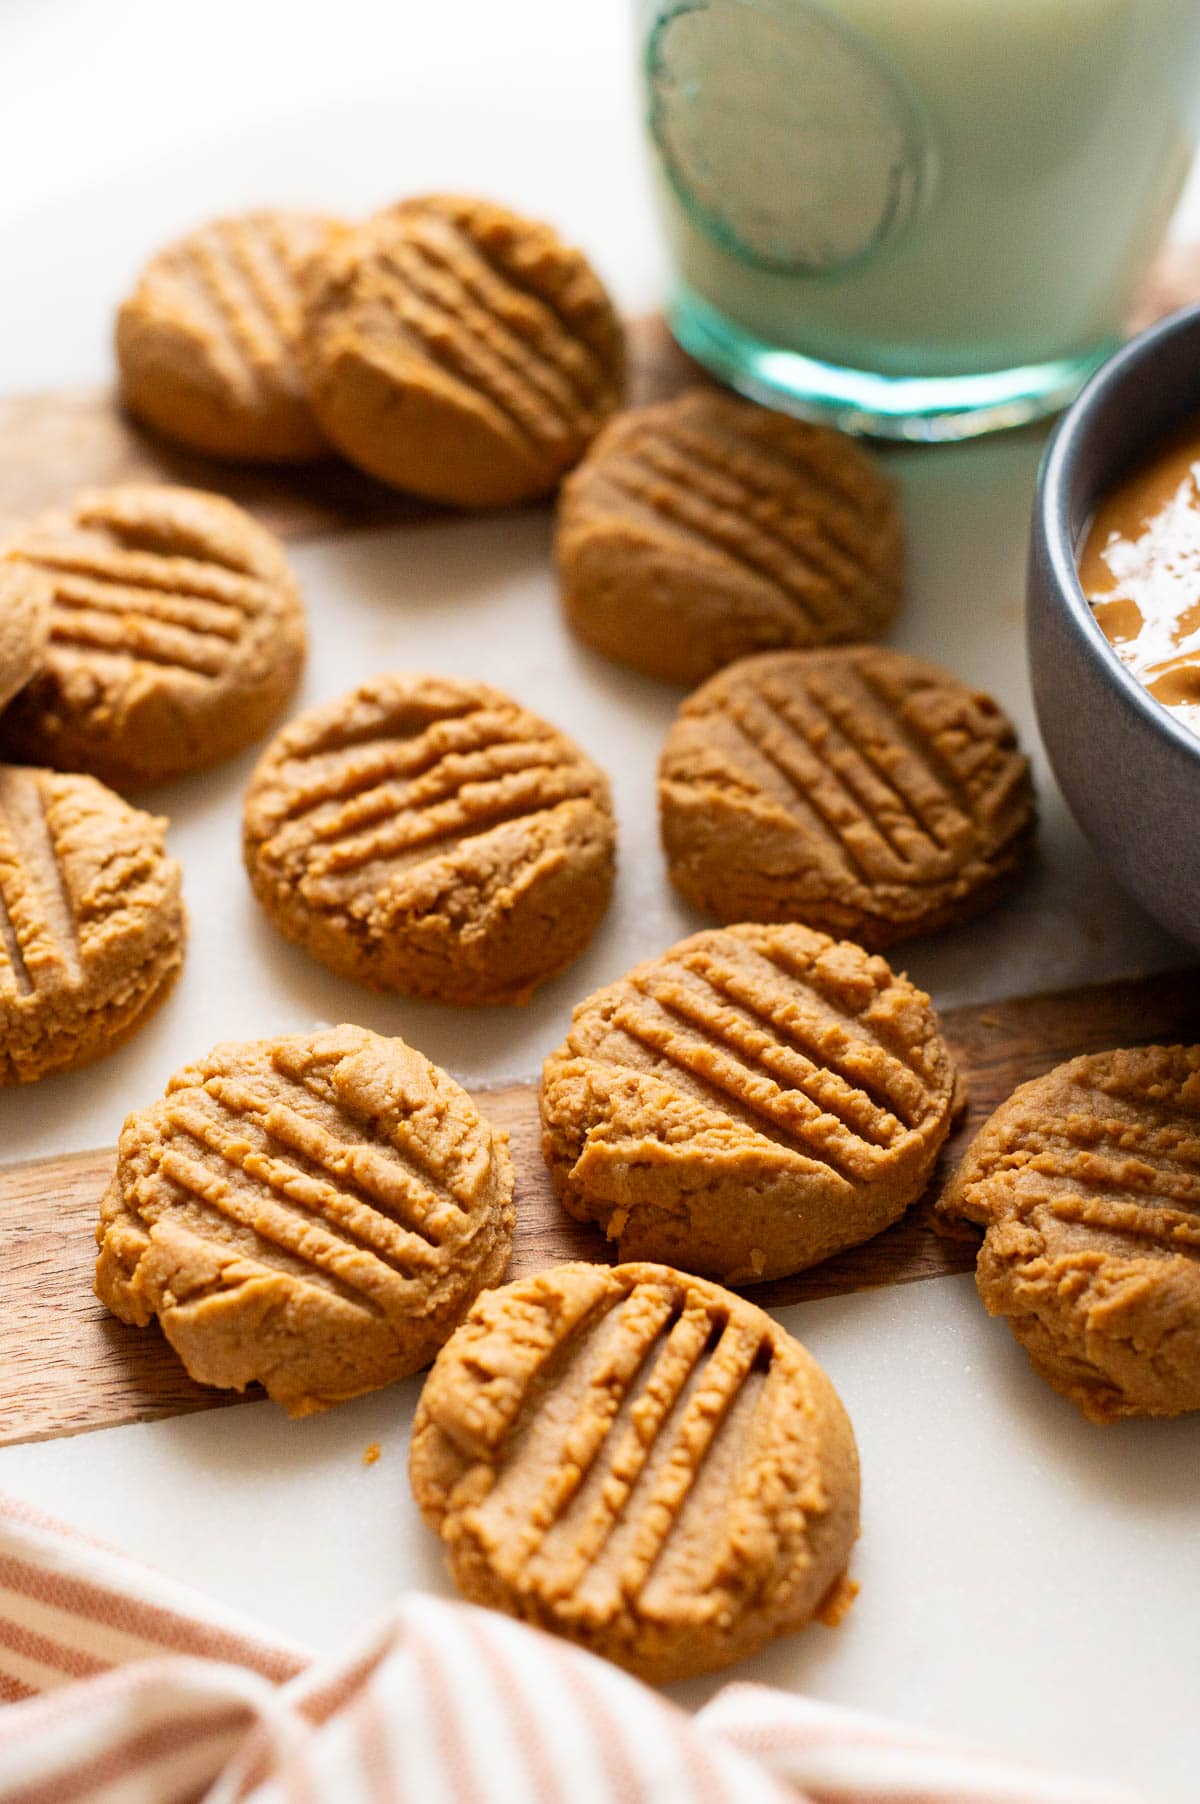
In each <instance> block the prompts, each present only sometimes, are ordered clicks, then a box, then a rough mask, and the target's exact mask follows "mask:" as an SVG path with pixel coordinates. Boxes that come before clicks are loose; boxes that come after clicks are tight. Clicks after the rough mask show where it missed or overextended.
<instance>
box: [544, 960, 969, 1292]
mask: <svg viewBox="0 0 1200 1804" xmlns="http://www.w3.org/2000/svg"><path fill="white" fill-rule="evenodd" d="M953 1093H954V1067H953V1064H952V1062H951V1059H950V1055H949V1053H948V1052H947V1050H946V1046H945V1043H944V1042H943V1040H942V1036H941V1033H940V1031H939V1028H938V1021H937V1016H936V1015H935V1014H934V1012H933V1009H932V1008H931V1006H930V1002H929V998H928V996H926V995H925V994H924V993H923V992H922V991H921V990H918V989H915V988H914V987H913V985H912V984H910V983H909V982H908V980H907V978H904V977H897V976H896V975H894V973H893V972H892V971H891V970H890V968H889V967H888V966H887V965H886V964H885V963H884V961H883V959H881V958H877V957H876V958H872V957H869V956H868V954H867V953H865V952H864V951H863V950H862V948H861V947H859V946H853V945H850V944H849V943H848V942H842V943H841V944H838V943H836V942H834V941H833V940H830V939H827V938H826V937H825V935H824V934H822V933H812V932H810V931H809V929H808V928H807V927H755V926H743V927H732V928H726V929H720V928H714V929H711V930H710V931H709V932H707V933H697V934H694V935H693V936H692V938H691V939H686V940H681V941H680V942H679V944H678V945H676V946H672V947H671V949H670V950H669V951H668V952H665V953H663V954H662V956H661V957H660V958H656V959H652V960H651V961H650V962H649V963H647V964H644V965H638V966H637V967H636V968H635V969H634V970H632V971H630V972H629V973H628V975H627V976H625V977H623V978H622V979H621V980H620V982H619V983H614V984H612V985H610V986H609V988H608V989H604V990H599V991H597V993H596V994H595V995H594V996H590V997H588V999H587V1001H586V1002H582V1003H580V1005H579V1007H578V1008H577V1009H576V1010H575V1015H574V1019H573V1021H572V1025H571V1031H570V1033H569V1034H568V1035H567V1038H566V1040H565V1041H564V1043H563V1044H562V1045H561V1046H560V1047H559V1048H558V1050H557V1051H556V1052H553V1053H551V1055H550V1057H549V1058H548V1059H547V1060H546V1064H545V1067H544V1070H543V1074H542V1097H541V1107H542V1150H543V1152H544V1154H545V1158H546V1163H547V1164H548V1165H549V1167H550V1172H551V1176H552V1177H553V1179H554V1187H555V1189H556V1191H557V1192H558V1195H559V1198H560V1200H561V1202H562V1204H563V1207H564V1208H565V1209H566V1210H567V1212H568V1214H570V1215H573V1216H575V1217H576V1218H577V1219H578V1220H581V1221H588V1220H591V1221H597V1222H599V1223H600V1224H601V1226H602V1227H603V1229H604V1231H605V1233H606V1234H607V1235H608V1237H609V1239H610V1240H615V1241H616V1242H617V1244H618V1248H619V1251H620V1255H621V1257H622V1258H623V1259H624V1258H634V1259H641V1258H645V1259H662V1260H665V1261H667V1262H668V1263H670V1264H672V1265H679V1266H682V1267H683V1268H684V1269H685V1270H687V1271H698V1272H705V1273H707V1274H708V1275H709V1276H711V1277H716V1278H721V1279H722V1280H723V1281H724V1282H725V1283H727V1284H751V1283H755V1282H757V1281H758V1280H759V1279H761V1278H780V1277H784V1276H786V1274H787V1273H789V1272H797V1271H801V1270H803V1269H804V1267H806V1266H809V1265H815V1264H816V1263H817V1262H818V1260H821V1259H826V1258H828V1257H829V1255H830V1254H831V1253H837V1252H840V1251H841V1250H842V1249H843V1248H844V1247H850V1246H857V1245H858V1243H859V1242H860V1241H863V1240H869V1239H870V1238H871V1236H872V1235H873V1234H878V1233H879V1232H880V1230H881V1229H882V1228H886V1227H887V1226H888V1225H889V1224H890V1223H891V1222H894V1221H895V1220H896V1219H897V1218H898V1217H899V1216H901V1215H902V1214H903V1213H904V1211H905V1209H907V1207H908V1205H909V1204H910V1203H911V1202H914V1201H915V1200H916V1198H917V1197H918V1196H919V1195H920V1194H921V1192H922V1190H923V1189H924V1188H925V1185H926V1183H927V1181H928V1179H929V1176H930V1174H931V1172H932V1170H933V1165H934V1161H935V1159H936V1158H937V1155H938V1151H939V1149H940V1147H941V1145H942V1142H943V1141H944V1140H945V1138H946V1135H947V1132H948V1131H949V1125H950V1115H951V1105H952V1100H953Z"/></svg>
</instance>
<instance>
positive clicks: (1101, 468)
mask: <svg viewBox="0 0 1200 1804" xmlns="http://www.w3.org/2000/svg"><path fill="white" fill-rule="evenodd" d="M1189 418H1191V419H1195V420H1196V421H1197V423H1198V424H1200V306H1196V307H1189V308H1186V309H1185V310H1184V311H1183V312H1182V313H1175V314H1172V315H1171V317H1170V318H1169V319H1165V320H1163V321H1162V322H1161V323H1160V324H1158V325H1156V326H1151V328H1150V329H1149V331H1147V332H1143V333H1142V334H1141V336H1140V337H1138V338H1135V339H1133V340H1132V341H1131V342H1130V343H1129V344H1127V345H1126V346H1125V347H1124V349H1123V350H1120V351H1118V352H1117V354H1116V356H1115V357H1113V358H1111V359H1110V360H1109V362H1108V363H1106V364H1105V365H1104V366H1103V368H1102V369H1100V370H1099V371H1097V373H1096V375H1095V376H1093V377H1092V380H1091V381H1090V382H1089V383H1088V386H1087V387H1086V388H1085V389H1084V391H1083V393H1082V394H1081V395H1080V397H1079V399H1078V400H1077V401H1076V402H1075V404H1074V406H1073V407H1071V408H1070V410H1069V411H1068V412H1067V413H1066V414H1065V415H1064V417H1063V419H1062V421H1061V422H1060V424H1059V426H1058V429H1057V430H1056V432H1055V434H1054V437H1053V439H1052V440H1051V441H1050V445H1049V447H1048V449H1047V452H1046V456H1045V458H1044V460H1043V463H1042V469H1041V473H1040V475H1039V477H1038V487H1037V500H1036V502H1035V504H1034V511H1033V537H1032V542H1031V545H1030V556H1029V596H1028V599H1029V610H1028V633H1029V668H1030V674H1031V677H1032V679H1033V697H1034V703H1035V705H1036V708H1037V716H1038V725H1039V726H1040V728H1041V731H1042V738H1043V739H1044V741H1045V744H1046V750H1047V752H1048V753H1049V756H1050V762H1051V763H1052V764H1053V766H1054V771H1055V775H1056V776H1057V777H1058V780H1059V783H1060V784H1061V785H1062V789H1063V794H1064V795H1065V796H1066V798H1067V801H1068V803H1069V804H1070V807H1071V811H1072V813H1073V814H1074V816H1075V819H1076V820H1077V821H1078V822H1079V825H1080V826H1081V827H1082V829H1083V831H1084V832H1085V833H1086V834H1087V836H1088V838H1089V839H1090V840H1091V842H1092V844H1093V845H1094V846H1095V848H1096V850H1097V851H1098V852H1099V853H1100V855H1101V857H1102V858H1103V859H1104V860H1105V862H1106V863H1107V864H1108V866H1109V868H1110V869H1111V870H1112V873H1113V875H1114V876H1115V877H1116V878H1117V880H1118V882H1120V883H1121V884H1123V885H1124V887H1125V888H1126V889H1128V890H1130V891H1131V892H1132V894H1133V895H1135V896H1136V897H1137V898H1138V900H1139V901H1140V902H1141V903H1142V905H1143V906H1144V907H1145V908H1147V909H1148V910H1149V912H1150V913H1151V914H1153V915H1155V916H1156V917H1157V918H1158V920H1160V921H1161V922H1162V923H1163V925H1164V926H1165V927H1169V928H1170V929H1171V930H1172V932H1174V933H1177V934H1179V935H1180V936H1181V937H1182V938H1184V939H1187V940H1191V941H1192V943H1193V944H1194V945H1197V946H1200V736H1197V735H1196V734H1195V733H1193V732H1191V731H1190V729H1189V728H1187V727H1185V726H1183V725H1181V724H1180V723H1179V722H1178V721H1176V720H1175V719H1173V717H1172V716H1171V715H1170V714H1169V713H1168V711H1167V710H1166V709H1165V708H1164V707H1162V706H1161V705H1160V704H1159V703H1158V702H1156V701H1155V700H1154V698H1153V697H1152V696H1151V695H1149V694H1148V693H1147V691H1146V690H1145V689H1144V688H1143V687H1142V685H1141V684H1140V683H1139V682H1138V680H1137V678H1136V677H1135V676H1133V674H1132V672H1130V671H1129V670H1127V669H1126V667H1125V665H1124V664H1122V663H1121V660H1120V659H1119V658H1118V657H1117V655H1116V653H1115V652H1114V651H1113V650H1112V648H1111V646H1110V645H1109V643H1108V641H1107V640H1106V639H1105V637H1104V634H1103V633H1102V632H1101V631H1100V628H1099V627H1098V626H1097V624H1096V622H1095V620H1094V619H1093V617H1092V610H1091V609H1090V607H1089V606H1088V604H1087V601H1086V599H1085V598H1084V594H1083V590H1082V589H1081V588H1080V586H1079V579H1078V576H1077V575H1076V569H1075V553H1076V548H1077V547H1078V546H1079V544H1080V542H1081V539H1082V537H1083V535H1084V534H1085V533H1086V531H1087V527H1088V523H1089V521H1090V519H1091V516H1092V514H1093V512H1094V511H1095V508H1096V505H1097V503H1098V502H1099V501H1100V500H1101V499H1102V498H1103V497H1104V495H1106V494H1107V493H1108V491H1109V490H1110V489H1111V488H1112V487H1113V486H1114V484H1116V483H1118V482H1120V480H1121V478H1122V477H1123V476H1125V475H1126V474H1127V473H1128V472H1129V471H1130V470H1132V469H1133V468H1134V467H1135V466H1136V465H1137V464H1139V463H1140V462H1142V461H1143V459H1144V458H1145V457H1146V456H1147V455H1148V454H1149V453H1150V452H1152V451H1153V449H1154V447H1155V446H1156V445H1157V444H1159V443H1160V442H1161V441H1162V440H1163V439H1165V438H1166V437H1167V436H1168V435H1169V434H1170V433H1171V432H1172V431H1174V430H1175V429H1176V428H1177V427H1179V426H1182V425H1183V424H1184V423H1185V422H1186V421H1187V420H1188V419H1189Z"/></svg>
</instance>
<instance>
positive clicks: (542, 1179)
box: [0, 969, 1200, 1445]
mask: <svg viewBox="0 0 1200 1804" xmlns="http://www.w3.org/2000/svg"><path fill="white" fill-rule="evenodd" d="M943 1024H944V1027H945V1031H946V1034H947V1037H948V1039H949V1041H950V1043H951V1045H952V1047H953V1049H954V1052H955V1054H956V1056H957V1058H958V1060H959V1063H960V1069H961V1071H962V1073H963V1076H964V1078H965V1080H966V1086H967V1108H966V1111H965V1114H964V1116H963V1117H962V1119H961V1120H960V1122H959V1124H958V1126H957V1127H956V1129H955V1132H954V1133H953V1134H952V1136H951V1138H950V1140H949V1142H948V1143H947V1146H946V1149H945V1151H944V1152H943V1155H942V1158H941V1160H940V1162H939V1166H938V1170H937V1172H936V1173H935V1175H934V1178H933V1181H932V1183H931V1184H930V1186H929V1190H928V1191H927V1193H926V1195H925V1196H924V1197H923V1198H922V1199H921V1201H920V1202H919V1203H917V1204H916V1205H914V1207H913V1208H912V1209H910V1210H909V1212H908V1214H907V1215H906V1216H905V1217H904V1219H903V1220H902V1221H900V1222H897V1224H896V1225H895V1227H893V1228H889V1229H888V1231H887V1232H886V1233H885V1234H880V1235H878V1236H877V1238H876V1239H874V1240H872V1241H869V1242H868V1243H867V1244H866V1245H865V1246H861V1247H855V1248H854V1249H853V1250H852V1251H850V1252H848V1253H843V1254H842V1255H841V1256H840V1257H838V1258H836V1259H830V1260H827V1261H826V1262H825V1263H824V1264H823V1265H820V1266H815V1267H814V1268H813V1269H812V1270H810V1271H807V1272H801V1273H799V1274H798V1275H797V1276H796V1277H793V1278H784V1279H780V1280H778V1281H777V1282H774V1283H771V1284H763V1285H759V1286H757V1287H756V1288H755V1289H754V1290H753V1291H752V1292H751V1293H750V1294H752V1296H753V1297H754V1300H755V1301H756V1302H758V1303H762V1304H764V1305H765V1306H767V1307H778V1306H781V1305H783V1304H786V1303H795V1302H801V1301H803V1300H806V1299H809V1298H816V1297H827V1296H836V1295H839V1294H841V1293H843V1292H846V1291H854V1290H862V1289H866V1288H869V1287H871V1286H874V1285H883V1284H911V1283H913V1282H915V1281H916V1280H919V1279H924V1278H939V1277H944V1276H947V1275H948V1274H950V1273H953V1272H964V1271H969V1270H970V1269H971V1268H972V1266H973V1265H974V1262H975V1249H976V1246H977V1245H978V1236H977V1235H976V1234H975V1233H974V1232H973V1231H972V1230H969V1229H965V1228H963V1229H959V1228H953V1229H951V1228H949V1227H947V1226H944V1225H943V1224H941V1223H939V1222H938V1221H937V1220H936V1217H935V1215H934V1209H933V1205H934V1203H935V1201H936V1199H937V1196H938V1195H939V1193H940V1190H941V1187H942V1185H943V1183H944V1181H945V1179H946V1177H947V1176H948V1174H949V1172H950V1171H951V1170H952V1169H953V1167H954V1165H955V1163H956V1162H957V1160H958V1158H959V1156H960V1155H961V1153H962V1151H963V1149H964V1147H965V1145H966V1144H967V1141H968V1140H969V1138H970V1136H971V1135H972V1134H973V1133H974V1132H975V1131H976V1129H977V1128H978V1127H979V1126H980V1125H981V1124H982V1122H983V1121H984V1120H985V1119H986V1117H987V1116H988V1115H989V1114H990V1113H991V1112H992V1110H993V1109H994V1108H995V1107H996V1105H997V1104H998V1103H1000V1102H1001V1101H1003V1099H1004V1098H1005V1097H1006V1096H1007V1095H1008V1094H1009V1092H1010V1091H1011V1090H1013V1089H1014V1088H1015V1086H1016V1085H1017V1084H1019V1083H1023V1082H1024V1081H1025V1079H1026V1078H1030V1077H1035V1076H1037V1075H1038V1074H1039V1073H1040V1072H1043V1071H1047V1070H1049V1069H1050V1067H1051V1066H1052V1065H1056V1064H1058V1063H1059V1062H1060V1061H1061V1060H1063V1059H1067V1058H1071V1057H1073V1056H1074V1055H1075V1054H1077V1053H1081V1052H1098V1051H1102V1050H1104V1049H1105V1048H1107V1047H1112V1046H1123V1045H1136V1044H1138V1043H1145V1042H1149V1041H1155V1040H1165V1041H1171V1040H1197V1039H1200V969H1198V970H1189V971H1178V972H1169V973H1166V974H1163V975H1159V976H1155V977H1148V978H1138V979H1133V980H1130V981H1128V982H1124V983H1110V984H1103V985H1100V986H1098V987H1095V988H1091V989H1084V990H1073V991H1065V992H1062V993H1060V994H1058V995H1052V996H1036V997H1023V998H1019V999H1017V1000H1013V1001H1007V1002H997V1003H992V1004H990V1005H988V1006H986V1007H974V1008H959V1009H951V1010H949V1011H947V1012H946V1013H945V1014H944V1016H943ZM477 1099H478V1102H479V1104H480V1107H481V1108H482V1109H483V1110H484V1111H485V1112H486V1113H487V1114H488V1115H489V1116H490V1118H491V1119H492V1120H493V1121H495V1122H496V1123H497V1125H498V1126H503V1127H506V1128H507V1129H508V1130H509V1133H510V1135H511V1137H512V1153H513V1162H514V1165H515V1167H516V1172H517V1207H518V1223H517V1237H516V1247H515V1251H514V1256H513V1262H512V1265H511V1267H510V1269H509V1275H510V1277H516V1276H518V1275H519V1274H521V1273H522V1272H529V1271H537V1270H539V1269H541V1268H543V1267H545V1266H547V1265H553V1264H556V1263H557V1262H558V1261H560V1260H563V1259H598V1260H605V1259H608V1258H609V1257H610V1254H609V1251H608V1248H607V1246H606V1244H605V1242H604V1240H603V1238H602V1236H601V1234H600V1232H599V1230H598V1229H595V1228H593V1227H591V1226H588V1225H583V1224H580V1223H576V1222H572V1221H571V1220H570V1219H569V1218H568V1217H567V1216H565V1215H564V1214H563V1212H562V1210H561V1209H560V1208H559V1207H558V1205H557V1203H556V1202H555V1200H554V1197H553V1194H552V1191H551V1188H550V1181H549V1178H548V1176H547V1173H546V1169H545V1167H544V1165H543V1163H542V1158H541V1153H540V1150H539V1143H538V1142H539V1135H538V1121H537V1096H536V1090H535V1087H534V1086H533V1085H532V1084H510V1085H506V1086H504V1087H502V1088H497V1089H491V1090H486V1091H482V1092H479V1093H478V1095H477ZM147 1100H148V1099H147ZM113 1157H114V1155H113V1152H112V1150H111V1148H110V1149H107V1150H105V1151H103V1152H94V1153H81V1154H78V1155H76V1156H73V1157H70V1158H64V1159H51V1160H39V1161H36V1162H34V1163H30V1164H25V1165H17V1166H9V1167H7V1168H0V1445H4V1444H8V1443H13V1442H17V1441H30V1440H44V1439H47V1438H49V1437H52V1436H56V1435H65V1434H77V1433H79V1432H81V1431H83V1430H86V1429H92V1428H107V1427H113V1426H115V1425H116V1424H118V1423H121V1422H147V1421H152V1420H154V1419H156V1418H158V1417H162V1416H173V1415H180V1414H183V1413H184V1412H186V1411H190V1410H196V1409H211V1408H213V1407H215V1406H219V1405H222V1404H228V1403H234V1402H238V1401H241V1400H243V1399H242V1398H240V1397H239V1396H238V1395H237V1394H235V1393H229V1392H223V1391H214V1390H211V1389H208V1388H206V1387H205V1386H203V1385H199V1384H194V1383H193V1382H192V1380H191V1379H190V1378H188V1376H187V1375H186V1373H185V1372H184V1370H183V1368H182V1366H181V1365H180V1364H179V1361H178V1360H177V1358H176V1356H175V1354H174V1353H173V1352H172V1351H171V1348H170V1347H169V1346H168V1345H167V1343H166V1342H165V1341H164V1340H163V1338H162V1336H161V1334H160V1333H159V1331H158V1329H157V1328H156V1327H153V1326H152V1327H150V1328H145V1329H140V1328H129V1327H126V1326H125V1325H124V1324H122V1323H120V1322H118V1321H116V1320H114V1318H113V1317H112V1316H110V1315H109V1314H108V1312H107V1311H106V1310H105V1309H104V1308H103V1307H102V1306H101V1305H100V1304H99V1303H98V1302H97V1301H96V1299H95V1297H94V1296H93V1295H92V1261H93V1258H94V1256H95V1245H94V1240H93V1230H94V1227H95V1222H96V1214H97V1206H98V1203H99V1199H100V1196H101V1193H102V1192H103V1190H104V1187H105V1185H106V1183H107V1182H108V1178H109V1175H110V1173H111V1171H112V1167H113ZM259 1394H260V1393H259V1392H257V1391H256V1390H252V1391H250V1392H247V1393H246V1397H247V1398H249V1397H254V1396H258V1395H259Z"/></svg>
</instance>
